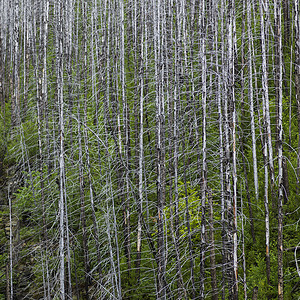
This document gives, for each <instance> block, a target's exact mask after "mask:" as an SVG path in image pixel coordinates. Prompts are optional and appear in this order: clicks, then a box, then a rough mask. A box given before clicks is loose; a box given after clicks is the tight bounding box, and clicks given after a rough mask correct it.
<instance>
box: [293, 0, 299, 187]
mask: <svg viewBox="0 0 300 300" xmlns="http://www.w3.org/2000/svg"><path fill="white" fill-rule="evenodd" d="M294 9H295V87H296V102H297V120H298V151H297V183H298V186H297V191H298V192H299V189H300V17H299V14H300V5H299V0H295V1H294Z"/></svg>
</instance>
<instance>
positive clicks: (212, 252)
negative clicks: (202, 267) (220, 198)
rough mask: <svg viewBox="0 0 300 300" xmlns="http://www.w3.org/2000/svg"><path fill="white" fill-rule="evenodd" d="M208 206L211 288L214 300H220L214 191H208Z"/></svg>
mask: <svg viewBox="0 0 300 300" xmlns="http://www.w3.org/2000/svg"><path fill="white" fill-rule="evenodd" d="M207 198H208V205H209V240H210V249H211V250H210V265H211V266H210V267H211V271H210V272H211V287H212V300H218V285H217V270H216V255H215V237H214V211H213V197H212V190H211V189H208V197H207Z"/></svg>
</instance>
